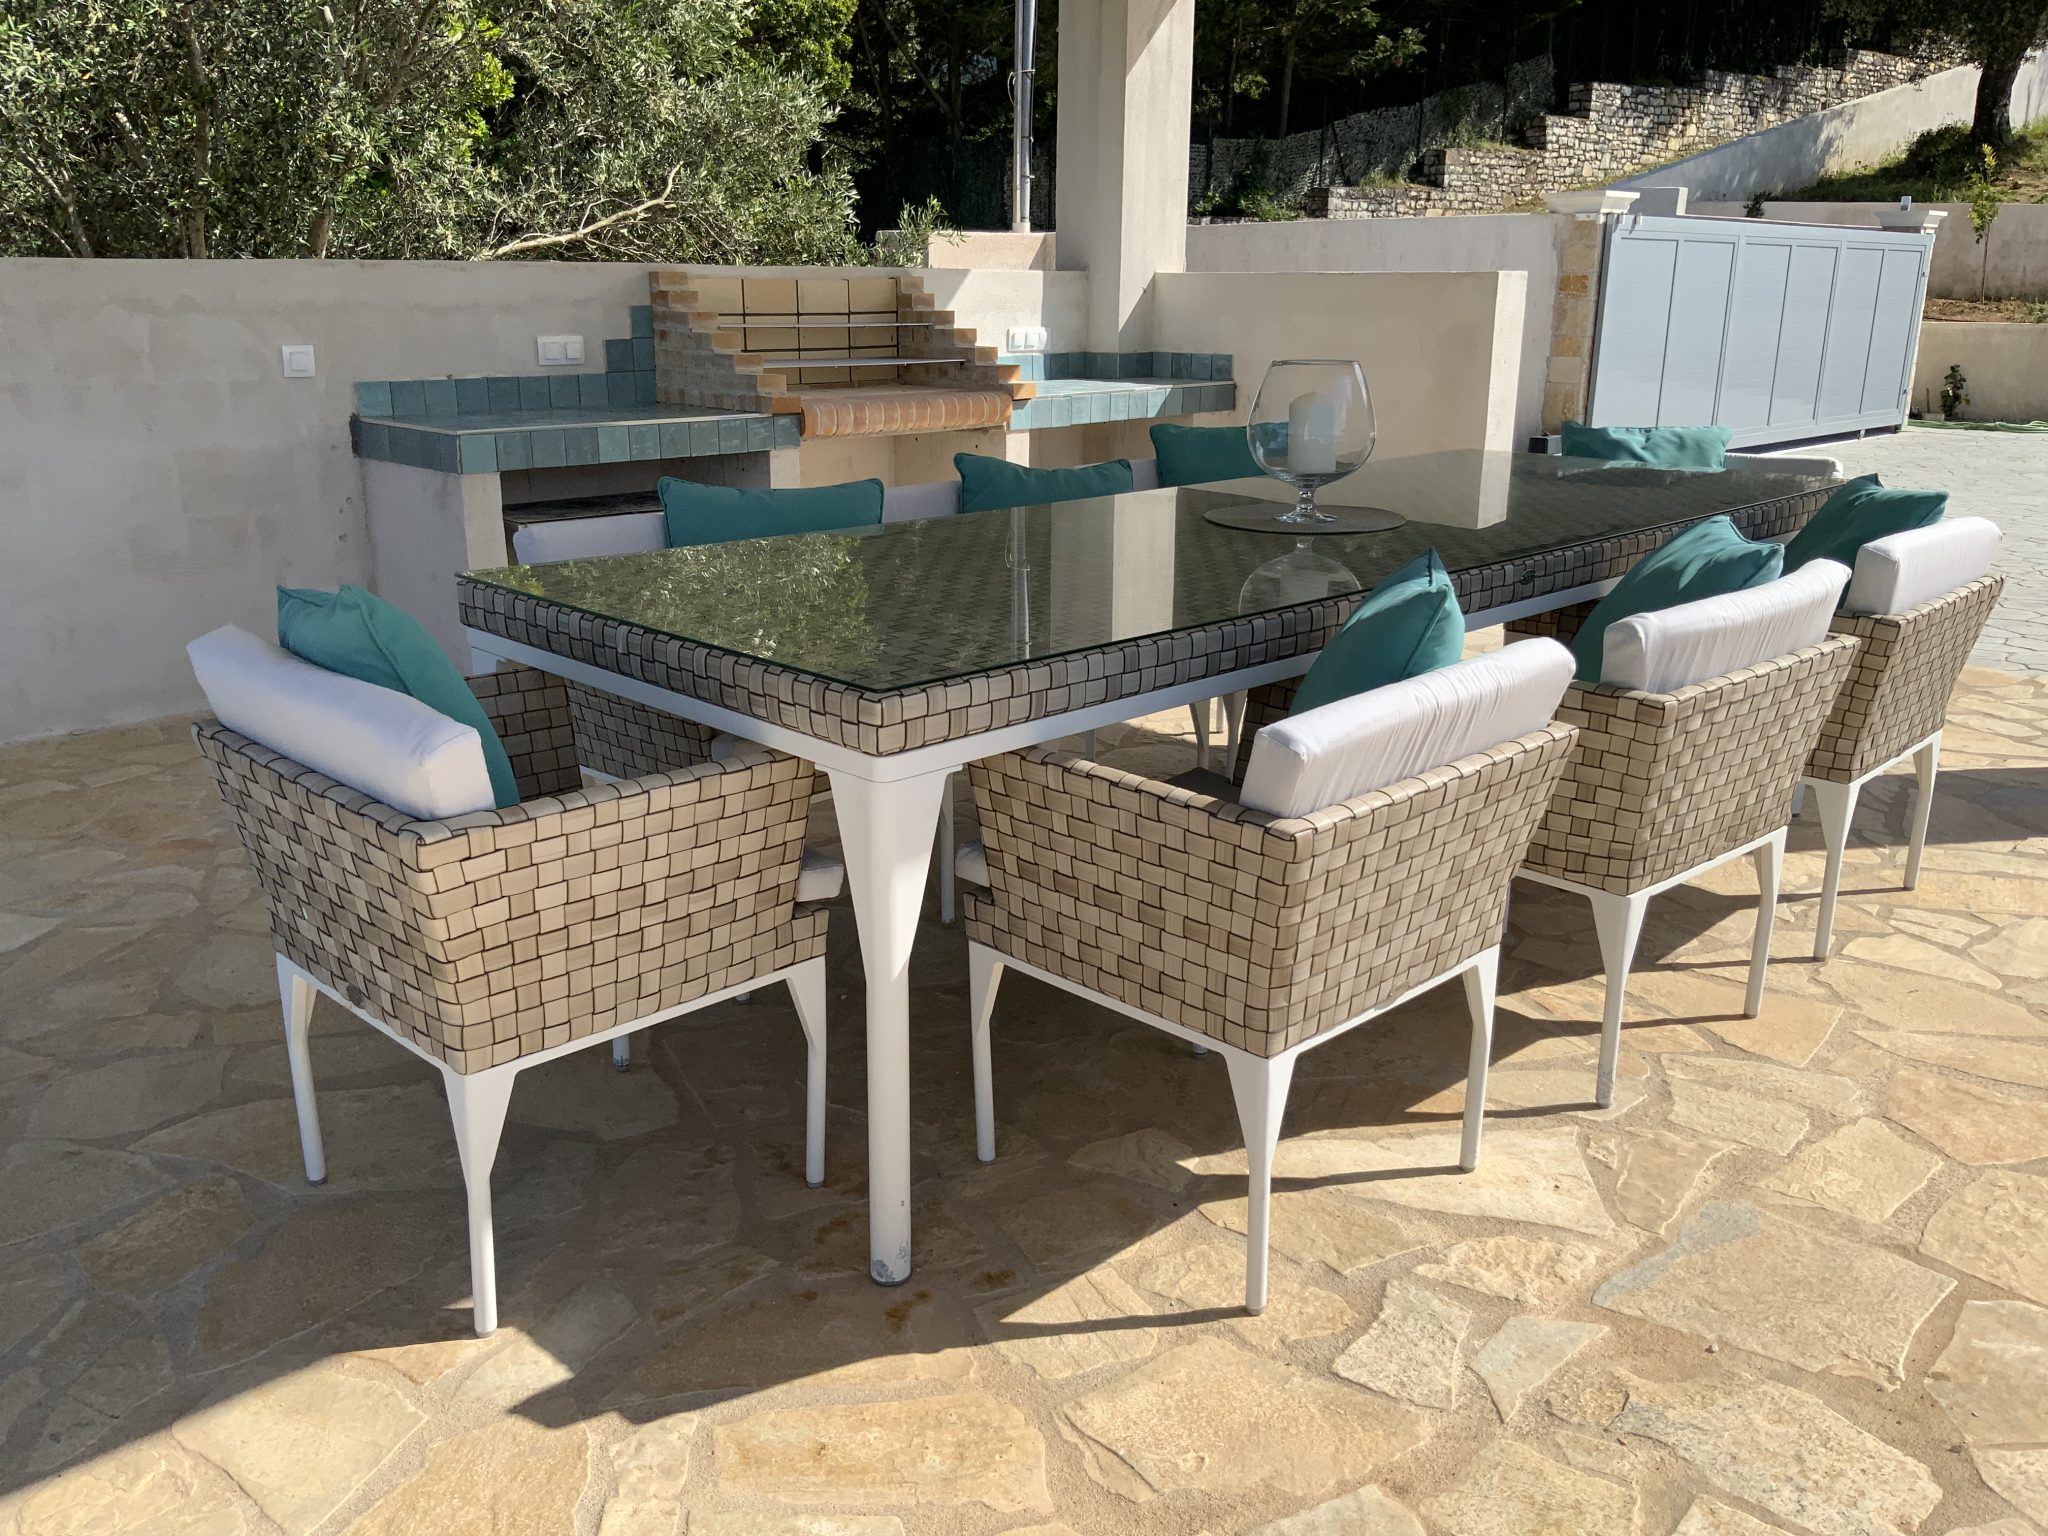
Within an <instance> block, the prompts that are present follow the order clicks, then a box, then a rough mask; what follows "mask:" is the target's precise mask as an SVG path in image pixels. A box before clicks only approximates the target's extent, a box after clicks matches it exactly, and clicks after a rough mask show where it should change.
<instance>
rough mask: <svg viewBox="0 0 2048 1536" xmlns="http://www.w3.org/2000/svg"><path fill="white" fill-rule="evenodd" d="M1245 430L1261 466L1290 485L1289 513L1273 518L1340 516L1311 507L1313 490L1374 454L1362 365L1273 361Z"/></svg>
mask: <svg viewBox="0 0 2048 1536" xmlns="http://www.w3.org/2000/svg"><path fill="white" fill-rule="evenodd" d="M1245 435H1246V437H1247V438H1248V439H1249V441H1250V445H1251V451H1252V458H1253V459H1254V460H1256V461H1257V462H1258V466H1259V468H1260V469H1263V470H1264V471H1265V472H1266V473H1267V474H1269V475H1271V476H1272V477H1273V478H1274V479H1276V480H1283V481H1285V482H1286V483H1287V484H1289V485H1291V486H1293V487H1294V510H1293V511H1291V512H1286V513H1283V514H1281V515H1280V516H1278V517H1276V518H1274V522H1276V523H1283V524H1290V525H1294V526H1301V525H1304V524H1317V523H1334V522H1338V521H1340V519H1338V518H1335V517H1332V516H1331V515H1330V514H1329V513H1327V512H1324V511H1321V510H1320V509H1319V508H1318V507H1317V506H1316V492H1317V490H1319V489H1320V488H1321V487H1323V486H1325V485H1328V484H1329V483H1330V482H1331V481H1333V480H1341V479H1343V478H1344V477H1345V476H1346V475H1348V474H1352V473H1354V472H1355V471H1356V470H1357V469H1358V468H1359V466H1360V465H1362V464H1364V463H1365V461H1366V460H1367V459H1369V458H1370V457H1372V450H1373V443H1374V442H1375V440H1376V439H1377V438H1378V435H1379V431H1378V428H1377V426H1376V425H1375V424H1374V422H1373V414H1372V395H1371V394H1370V392H1368V391H1367V389H1366V387H1365V372H1364V370H1363V369H1361V368H1360V367H1359V366H1358V364H1357V363H1355V362H1348V361H1343V360H1339V359H1326V358H1287V359H1284V360H1281V361H1278V362H1275V363H1273V364H1272V365H1271V366H1270V367H1268V368H1267V369H1266V377H1265V379H1264V380H1263V381H1262V382H1261V383H1260V385H1259V397H1258V400H1257V401H1256V402H1255V403H1254V404H1253V406H1252V414H1251V419H1250V420H1249V421H1248V422H1246V423H1245Z"/></svg>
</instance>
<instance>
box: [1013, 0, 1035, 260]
mask: <svg viewBox="0 0 2048 1536" xmlns="http://www.w3.org/2000/svg"><path fill="white" fill-rule="evenodd" d="M1037 46H1038V0H1017V36H1016V60H1017V67H1016V70H1015V72H1014V73H1013V74H1012V75H1011V76H1010V97H1011V100H1012V101H1013V102H1014V103H1015V104H1016V122H1015V124H1014V126H1013V127H1012V129H1011V134H1010V151H1011V166H1010V228H1011V229H1013V230H1016V231H1018V232H1019V233H1023V232H1025V231H1028V230H1029V229H1030V228H1031V77H1032V74H1033V73H1034V71H1033V70H1032V67H1031V64H1032V57H1033V54H1034V53H1035V51H1036V49H1037Z"/></svg>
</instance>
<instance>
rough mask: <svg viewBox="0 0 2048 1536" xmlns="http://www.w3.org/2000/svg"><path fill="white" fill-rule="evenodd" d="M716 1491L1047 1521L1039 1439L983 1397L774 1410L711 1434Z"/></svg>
mask: <svg viewBox="0 0 2048 1536" xmlns="http://www.w3.org/2000/svg"><path fill="white" fill-rule="evenodd" d="M711 1437H712V1448H713V1449H712V1458H713V1461H714V1463H715V1465H716V1466H717V1468H718V1481H719V1485H720V1486H721V1487H723V1488H726V1489H728V1490H731V1491H733V1492H738V1493H750V1494H760V1495H764V1496H766V1497H769V1498H774V1499H779V1500H781V1501H783V1502H784V1503H790V1504H852V1505H856V1506H866V1507H867V1508H869V1509H872V1508H873V1506H875V1505H878V1504H880V1505H963V1504H980V1505H984V1506H986V1507H987V1508H989V1509H992V1510H996V1511H998V1512H1005V1513H1007V1512H1021V1511H1036V1512H1038V1513H1041V1514H1049V1513H1051V1511H1052V1497H1051V1495H1050V1494H1049V1493H1048V1492H1047V1491H1046V1482H1045V1442H1044V1440H1043V1439H1042V1438H1040V1436H1039V1433H1038V1431H1037V1430H1036V1429H1033V1428H1032V1427H1031V1423H1030V1421H1029V1420H1028V1419H1026V1418H1025V1417H1024V1415H1023V1413H1022V1412H1020V1411H1019V1410H1018V1409H1017V1408H1015V1407H1013V1406H1012V1405H1011V1404H1009V1403H1006V1402H1002V1401H1000V1400H998V1399H996V1398H993V1397H990V1396H989V1395H988V1394H986V1393H984V1392H956V1393H950V1394H947V1395H944V1396H939V1397H919V1398H908V1399H900V1400H895V1401H884V1402H870V1403H848V1404H833V1405H828V1406H821V1407H808V1408H781V1409H772V1410H769V1411H766V1412H762V1413H757V1414H753V1415H751V1416H749V1417H747V1418H743V1419H739V1420H736V1421H734V1422H733V1423H730V1424H721V1425H718V1426H716V1427H714V1428H713V1430H712V1432H711Z"/></svg>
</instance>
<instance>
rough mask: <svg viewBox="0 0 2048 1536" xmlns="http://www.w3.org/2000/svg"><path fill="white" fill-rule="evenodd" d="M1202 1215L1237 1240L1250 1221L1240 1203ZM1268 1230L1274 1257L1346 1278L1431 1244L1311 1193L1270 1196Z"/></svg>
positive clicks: (1225, 1203)
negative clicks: (1281, 1256) (1282, 1256)
mask: <svg viewBox="0 0 2048 1536" xmlns="http://www.w3.org/2000/svg"><path fill="white" fill-rule="evenodd" d="M1202 1214H1203V1215H1204V1216H1205V1217H1207V1218H1208V1219H1209V1220H1210V1221H1212V1222H1214V1223H1215V1224H1216V1225H1217V1226H1219V1227H1221V1228H1223V1230H1224V1231H1226V1232H1235V1233H1237V1234H1238V1235H1239V1236H1240V1237H1242V1236H1244V1235H1245V1232H1246V1228H1247V1225H1248V1223H1249V1220H1250V1214H1249V1207H1248V1205H1247V1203H1246V1202H1245V1201H1244V1200H1242V1199H1239V1200H1212V1201H1210V1202H1209V1203H1208V1204H1206V1205H1204V1206H1203V1207H1202ZM1271 1226H1272V1242H1273V1251H1274V1252H1275V1253H1284V1254H1285V1255H1287V1257H1288V1258H1290V1259H1293V1260H1295V1261H1296V1262H1297V1263H1302V1264H1308V1263H1316V1264H1325V1265H1328V1266H1329V1267H1330V1268H1331V1269H1334V1270H1336V1271H1337V1272H1338V1273H1339V1274H1345V1275H1348V1274H1351V1273H1352V1272H1353V1271H1355V1270H1360V1269H1364V1268H1365V1267H1366V1266H1367V1265H1369V1264H1377V1263H1379V1262H1381V1261H1382V1260H1384V1259H1391V1258H1396V1257H1398V1256H1399V1255H1401V1254H1404V1253H1413V1252H1414V1251H1415V1250H1416V1249H1417V1248H1424V1247H1427V1246H1428V1245H1429V1244H1430V1243H1431V1242H1432V1241H1434V1238H1433V1236H1432V1235H1431V1234H1429V1233H1427V1232H1424V1231H1420V1230H1418V1229H1417V1228H1415V1227H1414V1226H1412V1225H1410V1224H1407V1223H1403V1222H1399V1221H1396V1220H1394V1219H1393V1218H1392V1217H1390V1216H1383V1215H1381V1214H1380V1213H1378V1212H1377V1211H1370V1210H1366V1209H1363V1208H1361V1207H1360V1206H1359V1204H1358V1202H1356V1201H1355V1200H1347V1199H1345V1198H1343V1197H1342V1196H1341V1195H1333V1194H1327V1193H1325V1192H1323V1191H1321V1190H1313V1189H1282V1190H1275V1191H1274V1192H1273V1211H1272V1221H1271Z"/></svg>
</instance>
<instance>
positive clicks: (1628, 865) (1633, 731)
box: [1528, 636, 1856, 892]
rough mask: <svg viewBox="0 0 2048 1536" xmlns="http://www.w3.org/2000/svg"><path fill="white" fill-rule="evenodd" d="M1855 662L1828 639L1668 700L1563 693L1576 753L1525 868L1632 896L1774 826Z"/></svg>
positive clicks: (1591, 691)
mask: <svg viewBox="0 0 2048 1536" xmlns="http://www.w3.org/2000/svg"><path fill="white" fill-rule="evenodd" d="M1855 651H1856V642H1855V641H1854V640H1853V639H1848V638H1844V637H1840V636H1831V637H1830V638H1828V639H1826V640H1823V641H1821V642H1820V643H1819V644H1818V645H1812V646H1808V647H1806V648H1805V649H1803V650H1798V651H1794V652H1791V653H1790V654H1788V655H1785V656H1779V657H1776V658H1774V659H1772V660H1770V661H1766V662H1760V663H1758V664H1757V665H1756V666H1753V667H1744V668H1742V669H1740V670H1739V671H1735V672H1730V673H1728V674H1726V675H1725V676H1722V677H1715V678H1709V679H1707V680H1706V681H1705V682H1701V683H1693V684H1689V685H1688V686H1686V687H1684V688H1681V689H1679V690H1677V691H1676V692H1674V693H1643V692H1639V691H1637V690H1634V689H1626V688H1615V687H1612V686H1609V685H1607V684H1604V683H1578V682H1575V683H1573V684H1572V685H1571V686H1570V687H1568V688H1567V689H1566V690H1565V695H1564V701H1563V702H1562V703H1561V704H1560V705H1559V706H1558V711H1557V713H1558V718H1559V719H1560V720H1563V721H1566V722H1569V723H1570V724H1572V725H1575V726H1577V727H1578V728H1579V745H1578V750H1577V751H1576V752H1574V753H1573V754H1572V760H1571V763H1570V766H1569V767H1567V768H1566V770H1565V774H1564V778H1563V781H1562V782H1561V783H1560V784H1559V785H1558V789H1557V795H1556V798H1555V799H1554V800H1553V801H1552V803H1551V806H1550V809H1549V811H1548V812H1547V813H1546V814H1545V815H1544V817H1543V822H1542V825H1540V826H1539V827H1538V828H1537V829H1536V835H1535V838H1534V840H1533V841H1532V842H1531V844H1530V847H1529V859H1528V867H1529V868H1530V869H1532V870H1537V871H1540V872H1542V873H1545V874H1550V875H1555V876H1557V877H1559V878H1560V879H1565V880H1571V881H1575V882H1577V883H1579V884H1582V885H1590V886H1594V887H1596V888H1598V889H1601V890H1612V891H1620V892H1627V891H1634V890H1639V889H1641V888H1643V887H1645V886H1649V885H1654V884H1656V883H1658V882H1659V881H1661V880H1664V879H1667V878H1669V877H1670V876H1672V875H1675V874H1678V873H1680V872H1682V871H1684V870H1687V869H1690V868H1693V867H1694V866H1696V865H1698V864H1700V863H1703V862H1705V861H1706V860H1708V859H1711V858H1713V857H1715V856H1716V855H1718V854H1721V853H1724V852H1726V851H1728V850H1729V849H1732V848H1738V847H1740V846H1742V844H1744V843H1746V842H1748V841H1749V840H1750V839H1752V838H1755V837H1761V836H1762V835H1763V834H1764V833H1766V832H1769V831H1770V830H1771V829H1772V828H1773V827H1778V826H1782V825H1784V822H1785V817H1786V814H1787V810H1788V806H1789V802H1790V800H1791V795H1792V787H1793V785H1794V784H1796V783H1797V782H1798V780H1799V775H1800V772H1801V770H1802V768H1803V767H1804V765H1805V762H1806V756H1807V754H1808V753H1809V752H1810V751H1811V750H1812V748H1813V743H1814V741H1815V739H1816V738H1817V737H1818V736H1819V734H1820V729H1821V725H1822V723H1823V722H1824V721H1825V720H1826V718H1827V715H1828V712H1829V711H1830V710H1831V709H1832V708H1833V707H1834V702H1835V696H1836V694H1837V693H1838V692H1839V691H1840V689H1841V685H1842V680H1843V679H1844V678H1845V677H1846V676H1847V675H1848V671H1849V666H1850V663H1851V661H1852V660H1853V659H1854V655H1855Z"/></svg>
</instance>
